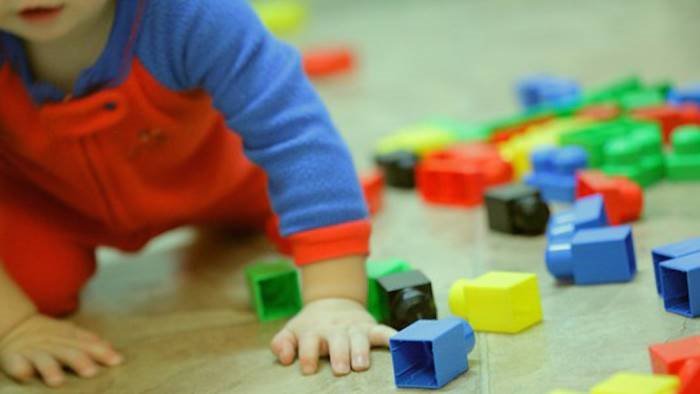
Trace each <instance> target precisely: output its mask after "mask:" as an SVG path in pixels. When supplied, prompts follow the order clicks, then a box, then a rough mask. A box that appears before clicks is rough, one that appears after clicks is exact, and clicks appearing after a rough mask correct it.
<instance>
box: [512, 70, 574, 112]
mask: <svg viewBox="0 0 700 394" xmlns="http://www.w3.org/2000/svg"><path fill="white" fill-rule="evenodd" d="M516 94H517V96H518V101H519V102H520V105H521V106H522V107H523V108H524V109H526V110H529V109H534V108H538V107H540V108H541V107H553V108H563V107H568V106H571V105H573V104H576V103H578V102H579V101H581V87H580V86H579V84H578V83H576V81H573V80H571V79H566V78H560V77H555V76H549V75H532V76H528V77H525V78H523V79H521V80H520V81H518V83H517V85H516Z"/></svg>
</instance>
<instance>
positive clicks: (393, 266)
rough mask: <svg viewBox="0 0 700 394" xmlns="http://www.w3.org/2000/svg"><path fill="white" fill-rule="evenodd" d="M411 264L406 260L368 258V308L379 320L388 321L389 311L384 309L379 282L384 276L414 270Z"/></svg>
mask: <svg viewBox="0 0 700 394" xmlns="http://www.w3.org/2000/svg"><path fill="white" fill-rule="evenodd" d="M412 269H413V267H411V265H410V264H408V263H407V262H406V261H404V260H400V259H394V260H386V261H375V260H367V310H368V311H369V313H370V314H371V315H372V316H374V318H375V319H377V321H378V322H383V321H386V319H387V318H388V317H389V311H386V310H384V307H383V304H382V302H381V298H380V293H381V290H380V288H379V282H377V280H378V279H379V278H381V277H383V276H386V275H391V274H397V273H399V272H405V271H410V270H412Z"/></svg>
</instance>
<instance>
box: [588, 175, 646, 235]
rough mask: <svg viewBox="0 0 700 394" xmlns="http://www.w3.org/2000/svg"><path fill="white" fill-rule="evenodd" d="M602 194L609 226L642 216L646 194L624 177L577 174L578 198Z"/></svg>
mask: <svg viewBox="0 0 700 394" xmlns="http://www.w3.org/2000/svg"><path fill="white" fill-rule="evenodd" d="M594 194H600V195H601V196H602V197H603V201H604V204H605V213H606V216H607V218H608V221H609V224H611V225H613V226H616V225H618V224H622V223H628V222H633V221H635V220H637V219H639V217H640V216H641V215H642V210H643V209H644V193H643V192H642V189H641V188H640V187H639V185H637V184H636V183H634V182H632V181H630V180H629V179H627V178H624V177H608V176H607V175H605V174H603V173H602V172H599V171H594V170H588V171H579V172H578V173H577V174H576V198H582V197H586V196H590V195H594Z"/></svg>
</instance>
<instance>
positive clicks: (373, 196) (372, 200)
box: [360, 170, 384, 215]
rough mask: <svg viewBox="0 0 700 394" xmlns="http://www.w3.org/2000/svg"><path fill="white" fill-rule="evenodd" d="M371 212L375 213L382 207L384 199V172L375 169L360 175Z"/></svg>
mask: <svg viewBox="0 0 700 394" xmlns="http://www.w3.org/2000/svg"><path fill="white" fill-rule="evenodd" d="M360 183H361V184H362V191H363V192H364V194H365V200H366V201H367V207H368V208H369V213H370V214H372V215H374V214H376V213H377V212H379V210H380V209H382V205H383V200H384V174H383V173H382V172H381V171H380V170H374V171H372V172H369V173H367V174H364V175H362V176H361V177H360Z"/></svg>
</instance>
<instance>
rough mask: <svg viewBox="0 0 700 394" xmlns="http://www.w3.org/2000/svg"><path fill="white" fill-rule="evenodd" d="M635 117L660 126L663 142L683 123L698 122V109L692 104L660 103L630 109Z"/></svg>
mask: <svg viewBox="0 0 700 394" xmlns="http://www.w3.org/2000/svg"><path fill="white" fill-rule="evenodd" d="M632 116H633V117H634V118H635V119H640V120H648V121H652V122H656V123H658V124H659V126H661V131H662V133H663V136H664V142H666V143H669V142H670V141H671V134H673V131H674V130H675V129H676V128H677V127H679V126H683V125H687V124H700V110H699V109H698V107H697V106H695V105H694V104H685V105H682V106H671V105H660V106H654V107H645V108H639V109H636V110H634V111H632Z"/></svg>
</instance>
